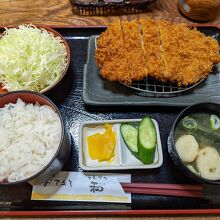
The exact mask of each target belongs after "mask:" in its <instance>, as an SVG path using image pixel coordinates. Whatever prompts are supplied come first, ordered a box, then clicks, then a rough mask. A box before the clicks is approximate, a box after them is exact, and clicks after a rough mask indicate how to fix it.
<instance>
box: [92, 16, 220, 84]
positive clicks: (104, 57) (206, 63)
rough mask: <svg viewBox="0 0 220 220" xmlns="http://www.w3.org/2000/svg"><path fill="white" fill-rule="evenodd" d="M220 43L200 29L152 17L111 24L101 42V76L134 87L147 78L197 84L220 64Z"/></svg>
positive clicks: (99, 54) (97, 56)
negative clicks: (133, 82) (138, 81)
mask: <svg viewBox="0 0 220 220" xmlns="http://www.w3.org/2000/svg"><path fill="white" fill-rule="evenodd" d="M219 49H220V47H219V44H218V42H217V41H216V40H215V39H213V38H212V37H208V36H205V35H204V34H203V33H201V32H199V31H197V29H196V28H189V27H187V26H186V25H185V24H171V23H169V22H167V21H163V20H160V21H156V20H153V19H150V18H147V19H143V18H142V19H140V20H139V21H138V20H133V21H130V22H129V21H122V22H120V21H119V20H117V21H115V22H113V23H112V24H110V25H109V27H108V29H107V30H106V31H105V32H104V33H102V34H101V36H100V37H99V38H98V41H97V51H96V61H97V65H98V66H99V68H100V75H101V76H102V77H103V78H106V79H108V80H110V81H119V82H123V83H125V84H128V85H130V84H131V83H132V81H136V80H142V79H144V78H145V77H147V76H151V77H154V78H156V79H158V80H160V81H170V82H175V83H177V84H178V85H179V86H181V85H183V86H187V85H190V84H194V83H196V82H198V81H199V80H201V79H202V78H204V77H206V76H207V75H208V74H210V73H211V70H212V67H213V65H214V64H216V63H219V62H220V55H219Z"/></svg>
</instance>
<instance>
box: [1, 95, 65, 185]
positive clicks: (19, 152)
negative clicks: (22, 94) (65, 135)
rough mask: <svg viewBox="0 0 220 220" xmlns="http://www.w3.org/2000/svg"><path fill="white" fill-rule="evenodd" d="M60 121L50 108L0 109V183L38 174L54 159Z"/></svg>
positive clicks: (18, 105)
mask: <svg viewBox="0 0 220 220" xmlns="http://www.w3.org/2000/svg"><path fill="white" fill-rule="evenodd" d="M61 130H62V129H61V121H60V118H59V116H58V114H57V113H56V112H55V111H54V110H53V109H52V108H51V107H49V106H47V105H42V106H40V105H39V104H38V103H36V104H35V105H34V104H26V103H25V102H23V101H22V100H21V99H18V100H17V103H16V104H12V103H10V104H7V105H5V106H4V108H0V140H1V144H0V181H9V182H15V181H19V180H23V179H26V178H28V177H31V176H33V175H34V174H36V173H38V172H39V171H40V170H41V169H42V168H44V167H45V165H47V164H48V163H49V162H50V161H51V159H52V158H53V156H54V154H55V152H56V151H57V149H58V146H59V143H60V139H61Z"/></svg>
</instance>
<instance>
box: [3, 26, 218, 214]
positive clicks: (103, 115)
mask: <svg viewBox="0 0 220 220" xmlns="http://www.w3.org/2000/svg"><path fill="white" fill-rule="evenodd" d="M57 31H58V32H60V33H61V34H62V35H63V36H64V37H65V38H66V39H67V41H68V43H69V45H70V48H71V65H70V68H69V72H68V74H67V76H66V78H65V79H64V81H63V82H62V83H61V84H60V85H59V86H58V87H57V88H56V90H55V91H53V93H52V94H48V96H49V97H50V98H51V99H53V100H54V101H55V102H56V104H57V105H58V107H59V109H60V111H61V114H62V117H63V119H64V121H65V124H66V126H67V128H68V130H69V132H70V134H71V146H72V151H71V155H70V158H69V160H68V161H67V163H66V165H65V167H64V169H63V170H66V171H82V170H81V168H80V167H79V163H78V149H79V147H80V146H79V145H78V128H79V125H80V124H81V123H82V122H84V121H87V120H102V119H103V120H109V119H126V118H127V119H136V118H142V117H143V116H145V115H150V116H151V117H153V118H154V119H156V120H157V121H158V123H159V127H160V132H161V140H162V147H163V155H164V163H163V165H162V167H161V168H158V169H154V170H127V171H119V173H122V172H124V173H131V174H132V181H136V182H137V181H139V182H159V183H194V182H193V181H192V180H190V179H188V178H187V177H186V176H184V175H183V174H182V173H180V172H179V170H178V169H177V168H175V167H174V165H173V163H172V161H171V159H170V157H169V155H168V152H167V143H166V142H167V137H168V134H169V132H170V128H171V126H172V124H173V122H174V120H175V118H176V117H177V115H178V113H179V112H180V110H181V109H182V108H169V107H162V108H161V107H160V108H157V107H147V108H146V107H133V106H131V107H129V108H128V107H125V106H124V107H123V106H122V107H120V108H119V107H114V106H110V107H105V106H104V107H101V106H99V107H94V106H93V107H92V106H88V105H85V104H84V102H83V99H82V85H83V68H84V64H85V63H86V59H87V45H88V38H89V36H91V35H97V34H100V32H101V31H103V29H68V28H67V29H57ZM31 190H32V188H31V186H30V185H29V184H21V185H18V186H10V187H8V186H4V187H3V186H1V187H0V211H2V212H1V214H2V215H5V214H6V213H8V214H10V213H11V215H14V214H19V213H18V212H14V211H23V212H20V215H31V213H35V214H36V213H38V214H40V212H33V211H38V210H40V211H42V213H43V214H48V213H51V214H55V213H58V214H59V213H63V214H71V213H72V214H75V215H76V214H77V213H78V214H85V215H87V214H88V213H90V211H91V214H92V213H93V214H94V215H95V214H105V213H104V212H106V214H107V215H109V214H114V213H115V214H165V213H167V214H175V213H176V214H181V213H182V214H186V213H220V204H219V203H216V202H215V200H214V199H213V201H207V200H203V199H196V198H178V197H168V196H150V195H132V204H115V203H101V204H100V203H91V202H57V201H31V200H30V196H31ZM214 209H215V210H214ZM104 210H105V211H104ZM161 210H163V211H161ZM212 210H213V211H212ZM49 211H50V212H49ZM51 211H52V212H51ZM53 211H61V212H53ZM69 211H70V212H69ZM88 215H89V214H88Z"/></svg>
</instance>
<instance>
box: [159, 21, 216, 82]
mask: <svg viewBox="0 0 220 220" xmlns="http://www.w3.org/2000/svg"><path fill="white" fill-rule="evenodd" d="M159 27H160V36H161V42H162V57H163V59H164V63H165V67H166V78H167V79H168V80H169V81H171V82H177V83H178V85H184V86H186V85H189V84H193V83H196V82H198V81H199V80H200V79H202V78H204V77H205V76H207V75H208V74H209V73H210V72H211V70H212V67H213V62H212V61H211V59H212V57H216V55H217V53H218V51H219V46H218V43H217V42H216V41H215V40H213V38H211V37H206V36H205V35H204V34H202V33H200V32H198V31H197V30H196V29H193V30H190V28H188V27H187V26H186V25H184V24H174V25H171V24H170V23H168V22H165V21H160V22H159Z"/></svg>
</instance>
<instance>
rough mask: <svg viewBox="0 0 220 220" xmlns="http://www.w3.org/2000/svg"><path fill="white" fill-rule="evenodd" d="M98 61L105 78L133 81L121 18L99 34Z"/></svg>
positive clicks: (124, 81) (101, 73)
mask: <svg viewBox="0 0 220 220" xmlns="http://www.w3.org/2000/svg"><path fill="white" fill-rule="evenodd" d="M96 63H97V65H98V66H99V68H100V75H101V76H102V77H103V78H105V79H108V80H110V81H120V82H123V83H126V84H131V83H132V81H131V77H130V73H129V69H128V63H127V58H126V51H125V49H124V44H123V34H122V30H121V24H120V21H119V20H116V21H114V22H113V23H111V24H110V25H109V27H108V29H107V30H106V31H105V32H103V33H102V34H101V35H100V36H99V38H98V40H97V50H96Z"/></svg>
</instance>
